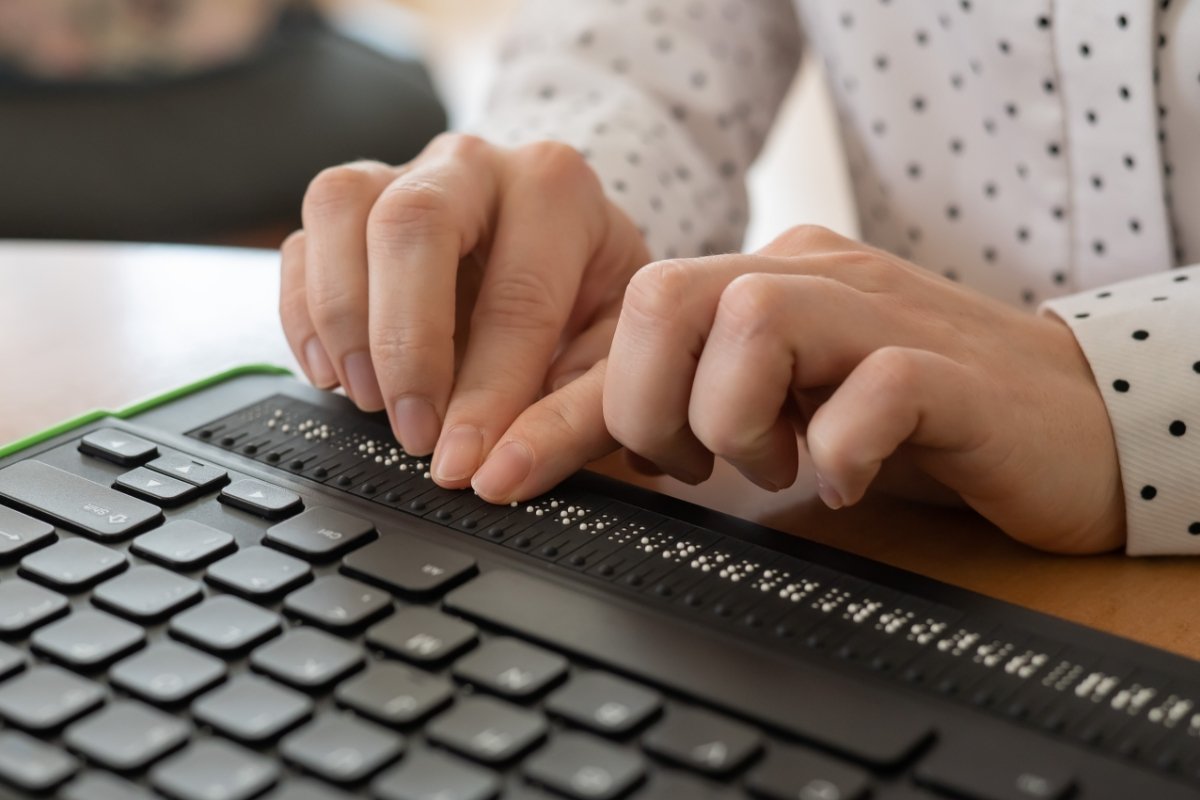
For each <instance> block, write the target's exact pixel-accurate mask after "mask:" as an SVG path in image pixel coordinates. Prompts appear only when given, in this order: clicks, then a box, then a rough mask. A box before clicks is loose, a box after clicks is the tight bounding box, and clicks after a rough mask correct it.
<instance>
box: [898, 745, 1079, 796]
mask: <svg viewBox="0 0 1200 800" xmlns="http://www.w3.org/2000/svg"><path fill="white" fill-rule="evenodd" d="M916 779H917V782H918V783H921V784H923V785H925V786H929V787H931V788H934V789H938V790H940V791H943V792H947V793H949V794H953V795H960V796H963V797H970V798H976V800H1060V798H1063V797H1066V796H1067V795H1068V794H1070V793H1071V792H1072V790H1073V789H1074V787H1075V776H1074V775H1073V774H1072V772H1071V768H1070V766H1069V765H1067V764H1064V763H1062V761H1061V760H1060V759H1059V758H1057V757H1055V756H1053V755H1048V754H1046V753H1044V752H1039V749H1038V746H1037V743H1036V742H1034V741H1027V742H1024V743H1023V744H1019V745H1018V744H1017V742H1015V741H1009V740H1005V741H1004V742H1003V746H1001V745H1000V744H998V743H996V742H993V741H990V740H988V739H983V740H978V739H976V740H971V739H967V738H951V737H947V738H944V739H942V740H941V741H939V742H938V744H937V746H936V747H935V748H934V750H933V752H932V753H931V754H930V755H928V756H926V757H925V759H924V760H923V761H921V763H920V764H918V765H917V769H916Z"/></svg>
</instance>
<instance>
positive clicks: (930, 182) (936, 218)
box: [482, 0, 1200, 554]
mask: <svg viewBox="0 0 1200 800" xmlns="http://www.w3.org/2000/svg"><path fill="white" fill-rule="evenodd" d="M802 44H803V45H804V46H807V47H810V48H811V49H812V50H813V51H814V52H815V54H816V55H817V56H818V57H820V58H821V59H823V60H824V63H825V66H826V71H827V74H828V77H829V80H830V82H831V86H832V88H833V90H834V96H835V101H836V108H837V113H838V117H839V121H840V125H841V132H842V137H843V140H844V142H845V149H846V153H847V158H848V160H849V168H850V174H851V178H852V183H853V187H854V192H855V195H856V199H857V203H858V209H859V214H860V217H861V222H862V231H863V237H864V238H865V239H866V240H867V241H868V242H870V243H872V244H874V245H876V246H879V247H883V248H886V249H888V250H891V251H892V252H894V253H897V254H898V255H900V256H903V257H905V258H909V259H911V260H913V261H914V262H916V263H917V264H920V265H922V266H924V267H926V268H928V269H931V270H935V271H937V272H939V273H941V274H943V275H945V276H947V277H949V278H951V279H953V280H958V281H962V282H963V283H965V284H968V285H970V286H973V287H975V288H977V289H979V290H980V291H983V292H985V293H987V294H989V295H991V296H993V297H998V298H1001V299H1003V300H1006V301H1008V302H1010V303H1013V304H1015V305H1018V306H1024V307H1027V308H1029V309H1030V310H1031V311H1036V310H1038V309H1039V308H1040V309H1041V311H1042V312H1043V313H1050V314H1055V315H1057V316H1059V317H1061V318H1062V319H1063V320H1064V321H1065V322H1066V323H1067V324H1068V325H1070V326H1071V328H1072V329H1073V330H1074V332H1075V334H1076V336H1077V338H1078V340H1079V342H1080V345H1081V347H1082V348H1083V351H1084V353H1085V354H1086V356H1087V358H1088V359H1089V361H1090V363H1091V366H1092V369H1093V371H1094V373H1095V376H1096V379H1097V381H1098V383H1099V384H1100V387H1101V390H1102V392H1103V394H1104V398H1105V400H1106V402H1107V404H1108V409H1109V414H1110V417H1111V419H1112V423H1113V428H1114V430H1115V431H1116V438H1117V445H1118V450H1119V456H1120V461H1121V468H1122V474H1123V477H1124V481H1125V493H1126V500H1127V509H1128V522H1129V538H1128V552H1130V553H1132V554H1167V553H1200V266H1193V267H1191V268H1188V267H1185V266H1184V265H1187V264H1196V263H1197V262H1200V2H1189V1H1188V0H1156V2H1149V0H1087V2H1082V1H1081V0H1006V2H1003V3H1000V2H983V0H754V1H753V2H744V0H527V2H526V4H525V6H524V10H523V13H522V15H521V17H520V19H519V20H518V23H517V25H516V26H515V28H514V30H513V33H512V34H511V35H510V37H509V38H508V39H507V41H506V43H505V46H504V48H503V50H502V52H501V60H502V64H503V66H502V68H501V70H500V76H499V78H498V80H497V83H496V86H495V88H494V91H493V94H492V97H491V103H490V107H489V112H488V114H487V117H486V122H485V123H484V124H483V126H482V132H483V133H484V134H485V135H487V136H489V137H490V138H492V139H493V140H495V141H498V142H500V143H502V144H518V143H521V142H526V141H532V140H536V139H547V138H550V139H558V140H562V141H566V142H568V143H570V144H572V145H574V146H575V147H576V148H578V149H579V150H580V151H581V152H583V153H584V155H585V156H586V157H587V158H588V159H589V161H590V163H591V164H592V166H593V167H594V169H595V170H596V172H597V173H598V174H599V175H600V177H601V179H602V180H603V181H604V184H605V186H606V188H607V191H608V193H609V195H610V197H611V198H612V199H613V200H614V201H615V202H616V203H618V204H619V205H620V206H621V207H622V208H624V209H625V210H626V211H627V212H628V213H629V214H630V216H631V217H632V218H633V219H635V220H636V221H637V222H638V223H639V225H640V228H641V231H642V233H643V235H644V236H645V237H646V241H647V243H648V244H649V246H650V248H651V251H652V252H653V253H654V254H655V255H656V256H657V257H666V258H670V257H675V256H694V255H700V254H703V253H707V252H719V251H728V250H736V249H737V248H738V245H739V243H740V241H741V237H742V233H743V231H744V227H745V223H746V220H747V216H748V208H747V198H746V190H745V185H744V177H745V172H746V169H747V167H748V166H749V164H750V162H751V161H752V160H753V158H754V157H755V155H756V154H757V153H758V151H759V148H760V147H761V145H762V143H763V139H764V138H765V136H766V134H767V131H768V129H769V128H770V127H771V123H772V120H773V118H774V115H775V113H776V110H777V109H778V106H779V104H780V102H781V100H782V98H783V96H784V93H785V92H786V90H787V88H788V86H789V84H790V83H791V81H792V79H793V78H794V76H795V72H796V69H797V67H798V64H799V59H800V52H801V47H802ZM802 145H803V143H802V142H798V143H797V146H802ZM803 221H804V220H796V222H803Z"/></svg>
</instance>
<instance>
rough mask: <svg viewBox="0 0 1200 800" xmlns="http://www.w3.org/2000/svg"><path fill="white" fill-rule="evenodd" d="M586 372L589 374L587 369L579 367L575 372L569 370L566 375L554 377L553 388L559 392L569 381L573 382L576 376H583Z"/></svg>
mask: <svg viewBox="0 0 1200 800" xmlns="http://www.w3.org/2000/svg"><path fill="white" fill-rule="evenodd" d="M586 374H587V370H585V369H578V370H575V371H574V372H568V373H567V374H566V375H559V376H558V377H557V378H555V379H554V383H553V384H551V388H552V389H553V390H554V391H556V392H557V391H558V390H559V389H561V388H562V387H564V386H566V385H567V384H568V383H571V382H572V381H574V380H575V379H576V378H582V377H583V376H584V375H586Z"/></svg>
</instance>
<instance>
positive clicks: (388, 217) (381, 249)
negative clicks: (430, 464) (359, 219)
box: [367, 136, 497, 455]
mask: <svg viewBox="0 0 1200 800" xmlns="http://www.w3.org/2000/svg"><path fill="white" fill-rule="evenodd" d="M496 195H497V188H496V170H495V166H494V163H493V158H492V148H491V146H490V145H488V144H487V143H486V142H483V141H482V140H479V139H473V138H471V137H461V136H454V137H440V138H439V139H438V140H435V142H434V143H433V144H431V145H430V147H429V148H428V149H427V152H426V154H423V156H422V157H421V158H419V159H418V161H417V162H414V164H413V166H412V169H410V170H409V171H408V172H406V173H405V174H404V175H401V176H400V177H399V178H397V179H396V180H395V181H393V182H392V184H391V185H390V186H388V188H387V189H385V190H384V192H383V194H382V195H381V196H380V198H379V201H378V202H377V203H376V204H375V206H374V208H373V209H372V210H371V214H370V217H369V219H368V221H367V266H368V286H369V292H368V302H369V310H368V317H369V336H370V346H371V360H372V362H373V363H374V366H375V370H376V374H377V375H378V378H379V384H380V388H381V390H382V393H383V396H384V400H385V402H386V405H387V409H388V413H389V415H390V416H391V420H392V427H393V428H394V431H395V433H396V438H398V439H399V440H400V443H401V444H402V445H403V446H404V449H405V450H407V451H409V452H410V453H413V454H419V455H424V454H427V453H429V452H431V451H432V450H433V447H434V444H435V443H436V442H437V437H438V434H439V432H440V431H441V426H442V419H443V417H444V415H445V412H446V404H447V401H448V399H449V397H450V390H451V387H452V385H453V382H454V330H455V324H456V320H455V291H456V286H457V277H458V268H459V262H460V260H461V259H462V258H463V257H464V256H465V255H466V254H467V253H469V252H470V251H471V250H472V249H473V248H474V247H475V246H476V244H477V243H478V242H479V241H480V240H481V239H482V238H484V237H485V236H486V235H487V231H488V226H489V219H490V218H491V216H492V209H493V207H494V206H495V203H496Z"/></svg>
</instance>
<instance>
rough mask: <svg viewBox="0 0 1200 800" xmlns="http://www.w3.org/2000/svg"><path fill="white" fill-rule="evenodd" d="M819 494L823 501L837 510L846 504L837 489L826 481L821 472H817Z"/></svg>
mask: <svg viewBox="0 0 1200 800" xmlns="http://www.w3.org/2000/svg"><path fill="white" fill-rule="evenodd" d="M817 496H818V497H820V498H821V502H823V503H824V504H825V505H827V506H829V507H830V508H832V509H834V510H835V511H836V510H837V509H839V508H841V507H842V506H844V505H845V504H846V503H845V502H844V501H843V500H842V496H841V495H840V494H838V492H837V489H834V488H833V487H832V486H830V485H829V484H828V483H826V482H825V479H824V478H822V477H821V474H820V473H817Z"/></svg>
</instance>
